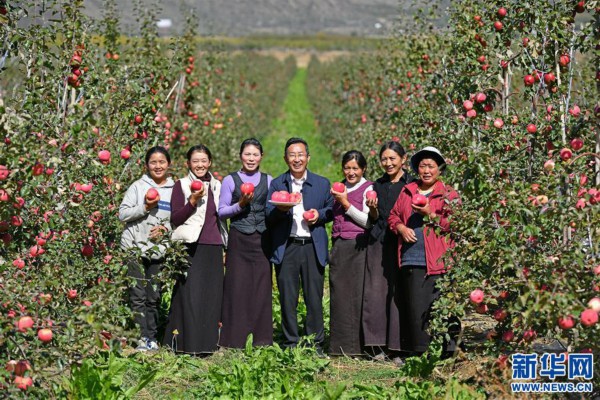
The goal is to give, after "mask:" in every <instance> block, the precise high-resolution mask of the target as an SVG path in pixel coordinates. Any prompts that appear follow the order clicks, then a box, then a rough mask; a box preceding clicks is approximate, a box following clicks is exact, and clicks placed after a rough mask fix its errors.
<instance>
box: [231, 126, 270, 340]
mask: <svg viewBox="0 0 600 400" xmlns="http://www.w3.org/2000/svg"><path fill="white" fill-rule="evenodd" d="M262 156H263V148H262V145H261V144H260V142H259V141H258V140H256V139H254V138H251V139H246V140H244V141H243V142H242V145H241V147H240V159H241V161H242V168H241V169H240V170H239V171H237V172H233V173H231V174H229V175H228V176H226V177H225V179H223V187H222V189H221V198H220V202H219V217H220V218H221V219H222V220H225V219H229V221H230V222H229V228H230V230H229V241H228V249H227V261H226V263H225V282H224V286H223V311H222V318H221V321H222V323H223V326H222V328H221V338H220V340H219V345H220V346H223V347H233V348H243V347H244V345H245V343H246V338H247V337H248V335H249V334H252V336H253V344H254V345H255V346H261V345H270V344H272V343H273V312H272V304H271V303H272V301H271V299H272V297H271V293H272V282H271V275H272V273H271V263H270V262H269V257H268V256H267V254H268V252H266V251H265V250H266V249H265V247H264V246H263V243H265V240H264V239H263V233H264V232H265V230H266V226H265V206H266V204H267V192H268V190H269V185H270V184H271V180H272V178H271V176H270V175H267V174H264V173H261V172H260V171H259V167H260V161H261V159H262Z"/></svg>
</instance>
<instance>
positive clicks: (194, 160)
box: [187, 151, 212, 178]
mask: <svg viewBox="0 0 600 400" xmlns="http://www.w3.org/2000/svg"><path fill="white" fill-rule="evenodd" d="M211 164H212V162H211V161H210V158H208V154H206V153H204V152H200V151H195V152H193V153H192V156H191V157H190V159H189V161H188V162H187V166H188V168H189V169H190V171H192V173H193V174H194V175H196V178H202V177H203V176H204V175H206V174H207V173H208V170H209V169H210V166H211Z"/></svg>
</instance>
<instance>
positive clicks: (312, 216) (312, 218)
mask: <svg viewBox="0 0 600 400" xmlns="http://www.w3.org/2000/svg"><path fill="white" fill-rule="evenodd" d="M302 216H303V217H304V219H305V220H306V223H307V224H308V225H309V226H310V225H314V224H316V223H317V221H318V220H319V212H318V211H317V210H316V209H315V208H311V209H310V210H306V211H304V214H302Z"/></svg>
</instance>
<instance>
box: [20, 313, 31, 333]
mask: <svg viewBox="0 0 600 400" xmlns="http://www.w3.org/2000/svg"><path fill="white" fill-rule="evenodd" d="M32 327H33V318H31V317H30V316H24V317H21V318H19V321H18V322H17V330H18V331H19V332H25V331H27V329H31V328H32Z"/></svg>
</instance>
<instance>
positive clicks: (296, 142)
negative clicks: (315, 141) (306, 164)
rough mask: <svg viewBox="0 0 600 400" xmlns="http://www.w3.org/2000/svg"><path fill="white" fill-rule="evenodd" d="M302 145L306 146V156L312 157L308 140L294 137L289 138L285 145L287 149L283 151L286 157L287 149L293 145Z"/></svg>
mask: <svg viewBox="0 0 600 400" xmlns="http://www.w3.org/2000/svg"><path fill="white" fill-rule="evenodd" d="M298 143H301V144H303V145H304V147H306V155H310V152H309V151H308V143H306V140H304V139H302V138H298V137H293V138H289V139H288V141H287V142H286V143H285V149H284V150H283V155H284V156H286V155H287V149H288V148H289V147H290V146H291V145H293V144H298Z"/></svg>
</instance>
